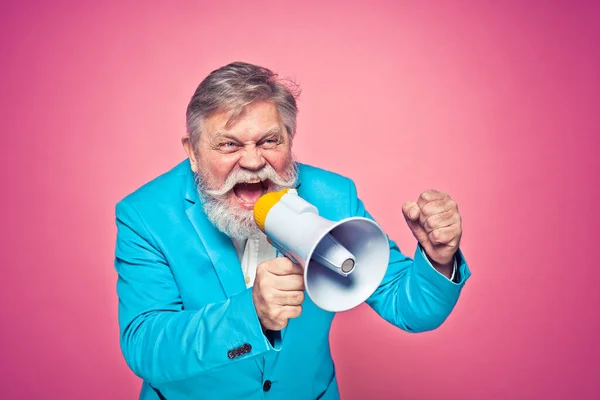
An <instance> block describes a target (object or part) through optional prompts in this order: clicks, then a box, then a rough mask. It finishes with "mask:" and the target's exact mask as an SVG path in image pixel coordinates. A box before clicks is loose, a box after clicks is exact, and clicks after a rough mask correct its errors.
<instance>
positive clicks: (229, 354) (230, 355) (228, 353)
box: [227, 350, 235, 360]
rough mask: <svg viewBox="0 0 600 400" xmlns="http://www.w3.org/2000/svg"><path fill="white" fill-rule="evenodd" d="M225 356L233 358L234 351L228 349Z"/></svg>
mask: <svg viewBox="0 0 600 400" xmlns="http://www.w3.org/2000/svg"><path fill="white" fill-rule="evenodd" d="M227 357H229V359H230V360H231V359H233V358H234V357H235V353H234V352H233V351H231V350H230V351H228V352H227Z"/></svg>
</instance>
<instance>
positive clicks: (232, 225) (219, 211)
mask: <svg viewBox="0 0 600 400" xmlns="http://www.w3.org/2000/svg"><path fill="white" fill-rule="evenodd" d="M198 171H199V172H198V173H196V174H195V179H196V188H197V190H198V195H199V196H200V200H201V201H202V205H203V208H204V212H205V213H206V216H207V217H208V220H209V221H210V222H212V224H213V225H214V226H215V227H216V228H217V229H218V230H219V231H221V232H223V233H224V234H226V235H227V236H229V237H230V238H232V239H238V240H245V239H248V237H250V236H251V235H252V234H254V233H257V232H259V228H258V226H257V225H256V222H255V221H254V211H253V210H244V209H242V208H237V207H236V208H235V209H234V208H233V207H232V206H231V204H230V194H231V191H232V190H233V187H234V186H235V185H236V184H238V183H241V182H247V181H250V180H253V179H256V178H258V179H260V180H261V181H264V180H267V179H268V180H269V181H270V186H269V191H271V192H277V191H280V190H283V189H285V188H291V187H295V185H296V181H297V180H298V166H297V165H296V162H295V161H293V160H292V161H291V162H290V166H289V167H288V169H287V170H286V171H285V172H284V173H283V174H282V175H283V176H279V175H278V174H277V173H276V172H275V170H274V169H273V168H272V167H271V166H270V165H269V164H267V165H265V167H264V168H263V169H261V170H260V171H258V172H250V171H247V170H240V169H237V170H234V171H232V172H231V173H230V174H229V176H228V177H227V180H226V181H225V183H224V184H223V185H222V187H221V188H219V189H209V188H210V187H211V186H212V185H210V182H209V180H210V179H209V178H208V176H206V174H202V172H200V171H202V170H201V169H200V167H199V166H198ZM202 175H205V176H202Z"/></svg>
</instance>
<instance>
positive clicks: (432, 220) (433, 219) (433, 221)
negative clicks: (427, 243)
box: [424, 215, 440, 231]
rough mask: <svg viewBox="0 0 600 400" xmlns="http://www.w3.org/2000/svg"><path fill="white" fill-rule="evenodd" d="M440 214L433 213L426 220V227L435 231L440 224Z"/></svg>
mask: <svg viewBox="0 0 600 400" xmlns="http://www.w3.org/2000/svg"><path fill="white" fill-rule="evenodd" d="M439 218H440V217H439V216H437V215H432V216H430V217H429V218H427V220H426V221H425V224H424V228H425V229H428V230H430V231H433V230H434V229H435V227H436V226H438V225H439Z"/></svg>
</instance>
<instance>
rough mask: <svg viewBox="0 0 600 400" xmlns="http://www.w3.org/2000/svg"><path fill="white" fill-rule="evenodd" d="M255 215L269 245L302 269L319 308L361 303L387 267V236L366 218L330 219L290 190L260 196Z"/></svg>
mask: <svg viewBox="0 0 600 400" xmlns="http://www.w3.org/2000/svg"><path fill="white" fill-rule="evenodd" d="M254 218H255V220H256V223H257V225H258V226H259V228H260V229H261V230H262V231H263V232H264V233H265V234H266V235H267V237H268V238H269V240H270V242H271V244H272V245H273V246H274V247H276V248H277V249H278V250H279V251H280V252H281V253H282V254H284V255H285V256H286V257H288V258H290V259H291V260H292V261H294V262H296V263H298V264H300V265H301V266H302V267H303V268H304V282H305V287H306V292H307V293H308V295H309V296H310V298H311V300H312V301H313V302H314V303H315V304H316V305H317V306H318V307H320V308H322V309H324V310H327V311H332V312H339V311H346V310H349V309H351V308H354V307H356V306H358V305H359V304H361V303H363V302H364V301H365V300H367V299H368V298H369V296H371V294H373V292H375V290H376V289H377V287H378V286H379V284H380V283H381V281H382V280H383V277H384V275H385V272H386V271H387V266H388V263H389V244H388V240H387V236H386V235H385V233H384V232H383V230H382V229H381V227H380V226H379V225H378V224H377V223H376V222H374V221H372V220H370V219H368V218H363V217H351V218H346V219H343V220H341V221H338V222H334V221H330V220H328V219H326V218H323V217H321V216H320V215H319V212H318V210H317V208H316V207H315V206H314V205H312V204H310V203H309V202H307V201H306V200H304V199H302V198H301V197H300V196H298V193H297V191H296V190H294V189H286V190H283V191H281V192H275V193H267V194H266V195H264V196H262V197H261V198H260V199H259V200H258V201H257V202H256V205H255V207H254Z"/></svg>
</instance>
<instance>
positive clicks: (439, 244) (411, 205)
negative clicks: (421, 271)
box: [402, 190, 462, 268]
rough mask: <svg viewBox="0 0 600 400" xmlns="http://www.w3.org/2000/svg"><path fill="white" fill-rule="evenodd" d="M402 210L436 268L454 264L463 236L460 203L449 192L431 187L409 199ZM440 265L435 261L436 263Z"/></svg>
mask: <svg viewBox="0 0 600 400" xmlns="http://www.w3.org/2000/svg"><path fill="white" fill-rule="evenodd" d="M402 213H403V214H404V218H405V219H406V223H407V224H408V227H409V228H410V230H411V231H412V233H413V235H414V236H415V238H416V239H417V240H418V241H419V243H420V244H421V247H422V248H423V250H424V251H425V253H426V254H427V256H428V257H429V259H430V260H431V261H433V264H434V266H435V267H436V268H438V267H441V266H450V265H453V264H452V263H453V257H454V253H456V251H457V250H458V246H459V244H460V238H461V236H462V222H461V218H460V214H459V213H458V205H457V204H456V202H455V201H454V200H452V199H451V198H450V196H448V194H447V193H444V192H440V191H437V190H428V191H426V192H423V193H421V195H420V196H419V199H418V200H417V201H416V202H414V201H407V202H406V203H404V205H403V206H402ZM436 263H437V264H438V265H435V264H436Z"/></svg>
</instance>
